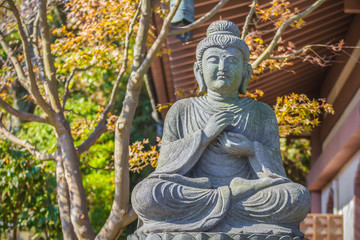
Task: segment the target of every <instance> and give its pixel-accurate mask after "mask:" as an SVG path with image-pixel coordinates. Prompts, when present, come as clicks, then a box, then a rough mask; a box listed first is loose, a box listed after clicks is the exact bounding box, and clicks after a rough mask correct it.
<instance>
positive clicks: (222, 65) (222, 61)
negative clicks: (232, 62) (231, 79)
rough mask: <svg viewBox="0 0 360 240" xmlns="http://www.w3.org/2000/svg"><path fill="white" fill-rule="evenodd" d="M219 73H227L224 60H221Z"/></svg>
mask: <svg viewBox="0 0 360 240" xmlns="http://www.w3.org/2000/svg"><path fill="white" fill-rule="evenodd" d="M219 71H222V72H225V71H226V68H225V61H224V60H223V59H220V61H219Z"/></svg>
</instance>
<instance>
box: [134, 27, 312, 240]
mask: <svg viewBox="0 0 360 240" xmlns="http://www.w3.org/2000/svg"><path fill="white" fill-rule="evenodd" d="M239 33H240V31H239V29H238V28H237V26H236V25H235V24H234V23H232V22H229V21H217V22H214V23H212V24H211V25H210V26H209V28H208V31H207V37H206V38H205V39H203V40H202V41H201V42H200V43H199V45H198V47H197V54H196V55H197V61H196V63H195V64H194V73H195V76H196V78H197V80H198V82H199V86H200V90H201V91H206V94H205V95H204V96H202V97H194V98H188V99H182V100H179V101H177V102H176V103H175V104H174V105H173V106H172V107H171V109H170V110H169V112H168V114H167V116H166V119H165V126H164V135H163V140H162V147H161V151H160V156H159V161H158V166H157V168H156V170H155V171H154V172H153V173H152V174H151V175H150V176H149V177H147V178H146V179H145V180H143V181H142V182H140V183H139V184H138V185H137V186H136V187H135V189H134V190H133V193H132V206H133V208H134V209H135V211H136V213H137V214H138V215H139V228H138V230H137V231H136V233H135V234H134V235H132V236H131V237H129V239H132V238H137V239H189V240H190V239H214V240H215V239H301V238H302V237H303V234H302V233H301V232H300V231H299V228H298V226H299V223H300V222H301V221H302V220H303V219H304V218H305V216H306V214H307V213H308V211H309V206H310V195H309V192H308V190H307V189H306V188H305V187H303V186H301V185H299V184H296V183H293V182H292V181H291V180H289V179H288V178H287V177H286V174H285V171H284V167H283V164H282V159H281V154H280V147H279V134H278V126H277V121H276V117H275V114H274V112H273V110H272V109H271V108H270V107H269V106H268V105H266V104H263V103H261V102H257V101H254V100H250V99H245V98H240V97H238V92H245V91H246V87H247V83H248V81H249V79H250V76H251V72H252V69H251V65H250V64H249V63H248V62H249V49H248V47H247V46H246V44H245V42H244V41H243V40H241V39H240V38H239ZM164 232H168V233H164ZM177 232H178V233H177ZM180 232H183V233H180ZM186 232H187V233H186ZM195 232H197V234H195ZM160 233H161V234H160ZM174 233H175V235H174ZM195 235H196V236H195Z"/></svg>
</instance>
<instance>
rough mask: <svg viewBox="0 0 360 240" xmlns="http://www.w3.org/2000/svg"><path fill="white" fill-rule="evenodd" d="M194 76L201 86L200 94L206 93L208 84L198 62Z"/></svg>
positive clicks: (195, 64) (195, 65)
mask: <svg viewBox="0 0 360 240" xmlns="http://www.w3.org/2000/svg"><path fill="white" fill-rule="evenodd" d="M194 75H195V78H196V80H197V82H198V84H199V93H203V92H206V89H207V88H206V84H205V80H204V76H203V73H202V72H201V70H200V66H199V63H198V62H195V63H194Z"/></svg>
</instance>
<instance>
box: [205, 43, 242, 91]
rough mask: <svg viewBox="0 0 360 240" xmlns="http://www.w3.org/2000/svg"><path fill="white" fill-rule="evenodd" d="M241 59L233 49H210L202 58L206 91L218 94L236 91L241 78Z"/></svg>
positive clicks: (238, 53) (239, 54)
mask: <svg viewBox="0 0 360 240" xmlns="http://www.w3.org/2000/svg"><path fill="white" fill-rule="evenodd" d="M243 66H244V65H243V57H242V53H241V52H240V50H238V49H237V48H234V47H227V48H224V49H222V48H218V47H211V48H208V49H206V50H205V52H204V54H203V57H202V69H203V78H204V81H205V84H206V86H207V89H208V90H212V91H215V92H218V93H231V92H235V91H238V89H239V87H240V85H241V80H242V78H243V73H244V67H243Z"/></svg>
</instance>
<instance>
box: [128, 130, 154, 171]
mask: <svg viewBox="0 0 360 240" xmlns="http://www.w3.org/2000/svg"><path fill="white" fill-rule="evenodd" d="M156 141H157V142H158V145H157V146H158V147H159V146H160V145H161V139H160V138H159V137H157V139H156ZM148 143H149V140H148V139H143V140H142V141H136V142H134V143H133V144H132V145H130V147H129V157H130V160H129V169H130V171H133V172H139V171H140V170H142V169H143V168H144V167H146V166H147V165H149V164H150V165H151V166H152V167H156V166H157V160H158V158H159V152H158V150H157V146H149V145H148Z"/></svg>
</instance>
